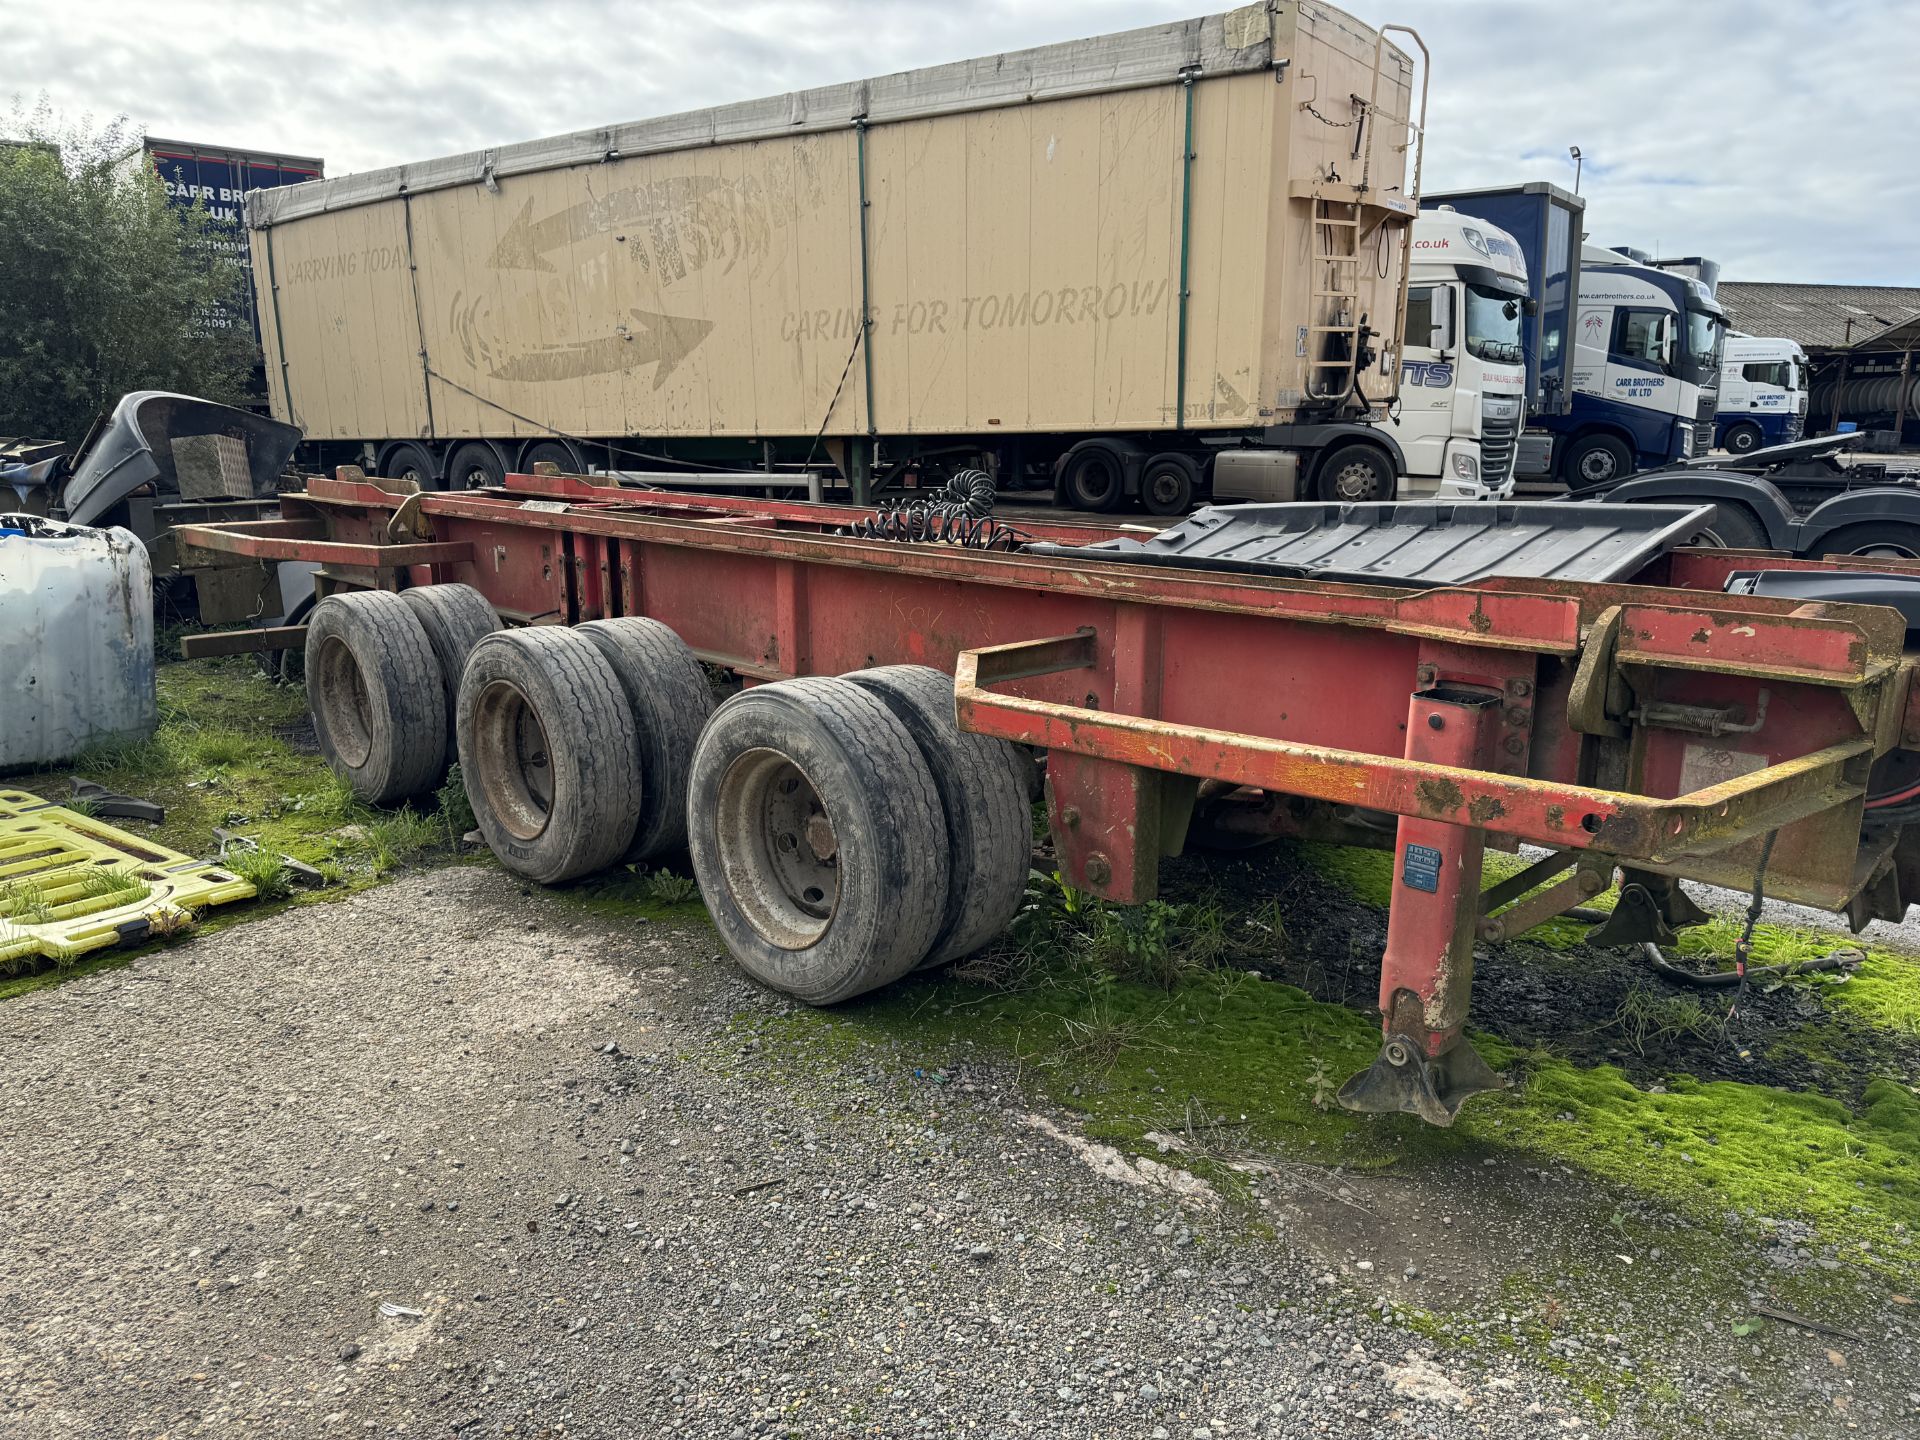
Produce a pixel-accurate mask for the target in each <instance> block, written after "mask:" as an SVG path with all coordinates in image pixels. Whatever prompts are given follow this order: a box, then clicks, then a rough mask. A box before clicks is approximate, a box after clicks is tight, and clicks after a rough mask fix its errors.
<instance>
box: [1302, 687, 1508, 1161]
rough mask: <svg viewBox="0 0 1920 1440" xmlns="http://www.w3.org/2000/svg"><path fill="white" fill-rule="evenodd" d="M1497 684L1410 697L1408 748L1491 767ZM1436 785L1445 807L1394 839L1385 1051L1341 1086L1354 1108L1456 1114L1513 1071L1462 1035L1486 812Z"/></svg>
mask: <svg viewBox="0 0 1920 1440" xmlns="http://www.w3.org/2000/svg"><path fill="white" fill-rule="evenodd" d="M1499 705H1500V696H1499V695H1497V694H1495V693H1493V692H1491V691H1479V690H1471V689H1467V688H1464V687H1457V686H1439V687H1436V688H1434V689H1430V690H1423V691H1420V692H1418V693H1417V694H1415V695H1414V697H1413V702H1412V706H1411V710H1410V713H1409V716H1408V723H1407V755H1408V757H1409V758H1410V759H1419V760H1432V761H1437V762H1439V763H1440V764H1443V765H1457V766H1461V767H1463V768H1484V767H1485V765H1486V751H1487V750H1488V748H1489V744H1490V741H1491V740H1492V738H1493V734H1494V728H1495V726H1496V725H1497V723H1498V720H1499V713H1500V712H1499ZM1448 798H1449V797H1447V796H1446V795H1445V793H1444V792H1443V790H1440V789H1436V792H1435V794H1434V797H1433V800H1434V804H1433V811H1434V813H1435V814H1436V815H1446V816H1448V817H1449V818H1446V819H1424V818H1415V817H1413V816H1402V817H1401V819H1400V837H1399V843H1398V845H1397V847H1396V848H1395V850H1394V871H1393V908H1392V910H1391V911H1390V912H1389V913H1388V917H1387V953H1386V955H1385V957H1384V958H1383V959H1382V961H1381V965H1380V1012H1381V1029H1382V1031H1383V1032H1384V1035H1383V1040H1382V1044H1381V1047H1380V1055H1379V1058H1378V1059H1376V1060H1375V1061H1374V1062H1373V1064H1372V1065H1371V1066H1369V1067H1368V1068H1367V1069H1365V1070H1363V1071H1361V1072H1360V1073H1359V1074H1358V1075H1355V1076H1354V1077H1353V1078H1352V1079H1351V1080H1349V1081H1347V1083H1346V1084H1345V1085H1343V1086H1342V1087H1341V1088H1340V1103H1341V1104H1342V1105H1343V1106H1345V1107H1346V1108H1347V1109H1349V1110H1361V1111H1368V1112H1372V1113H1376V1114H1393V1113H1399V1112H1403V1111H1404V1112H1406V1113H1408V1114H1413V1115H1418V1116H1419V1117H1420V1118H1421V1119H1423V1120H1426V1121H1427V1122H1429V1123H1430V1124H1434V1125H1451V1124H1452V1123H1453V1117H1454V1115H1455V1114H1456V1113H1458V1111H1459V1109H1460V1104H1461V1102H1462V1101H1464V1100H1465V1099H1466V1098H1467V1097H1468V1096H1470V1095H1476V1094H1479V1093H1480V1092H1481V1091H1483V1090H1494V1089H1498V1088H1500V1087H1501V1086H1502V1085H1503V1084H1504V1083H1505V1082H1504V1081H1503V1080H1501V1079H1500V1077H1499V1076H1497V1075H1495V1074H1494V1073H1493V1071H1492V1070H1491V1069H1489V1068H1488V1066H1487V1062H1486V1061H1484V1060H1482V1059H1481V1058H1480V1056H1479V1054H1478V1053H1477V1052H1476V1051H1475V1050H1474V1048H1473V1047H1472V1046H1471V1045H1469V1044H1468V1043H1467V1042H1466V1040H1465V1039H1464V1038H1463V1037H1462V1035H1461V1029H1462V1027H1464V1026H1465V1024H1466V1020H1467V1005H1468V998H1469V995H1470V993H1471V991H1472V988H1473V940H1474V932H1475V930H1476V929H1477V928H1478V923H1479V909H1480V862H1481V857H1482V855H1483V853H1484V851H1485V846H1486V831H1485V829H1484V828H1482V826H1481V825H1478V824H1475V823H1473V822H1474V821H1475V820H1481V819H1485V818H1488V817H1482V816H1476V815H1472V814H1470V813H1469V812H1467V811H1465V810H1463V809H1462V808H1461V806H1460V802H1459V801H1458V799H1457V798H1455V799H1454V800H1453V803H1452V804H1451V805H1449V804H1448V803H1447V801H1448Z"/></svg>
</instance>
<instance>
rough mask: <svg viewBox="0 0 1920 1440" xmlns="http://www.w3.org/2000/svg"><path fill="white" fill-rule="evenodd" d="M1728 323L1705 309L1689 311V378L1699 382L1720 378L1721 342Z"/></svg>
mask: <svg viewBox="0 0 1920 1440" xmlns="http://www.w3.org/2000/svg"><path fill="white" fill-rule="evenodd" d="M1726 333H1727V325H1726V322H1725V321H1724V320H1722V319H1721V318H1720V317H1719V316H1718V315H1709V314H1707V312H1706V311H1704V310H1689V311H1687V357H1686V366H1687V372H1688V373H1687V378H1688V379H1690V380H1693V381H1695V382H1696V383H1699V384H1705V383H1708V382H1709V381H1713V382H1717V381H1718V380H1719V378H1720V342H1721V341H1722V340H1723V339H1724V338H1725V337H1726Z"/></svg>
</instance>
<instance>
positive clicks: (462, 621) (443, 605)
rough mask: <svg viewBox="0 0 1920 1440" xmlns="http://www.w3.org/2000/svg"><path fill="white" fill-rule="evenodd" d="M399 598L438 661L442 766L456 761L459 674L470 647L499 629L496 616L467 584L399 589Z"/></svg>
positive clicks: (458, 739)
mask: <svg viewBox="0 0 1920 1440" xmlns="http://www.w3.org/2000/svg"><path fill="white" fill-rule="evenodd" d="M400 599H401V602H402V603H403V604H405V605H406V606H407V608H409V609H410V610H412V611H413V618H414V619H416V620H418V621H419V622H420V628H421V629H422V630H424V631H426V632H427V643H428V644H429V645H431V646H433V658H434V659H435V660H437V661H439V662H440V691H441V694H442V696H443V697H444V703H445V706H446V712H447V749H446V755H447V760H446V763H447V764H448V765H451V764H453V763H454V761H456V760H458V759H459V758H460V736H459V730H460V725H459V712H458V710H457V709H456V708H455V706H456V703H457V702H458V701H459V699H460V675H461V672H462V671H464V670H465V669H466V668H467V656H468V655H470V654H472V653H473V647H474V646H476V645H478V644H479V643H480V642H481V641H482V640H484V639H485V638H486V637H487V636H489V635H491V634H492V633H493V632H494V631H496V630H498V629H499V628H500V617H499V616H498V615H496V614H494V613H493V606H491V605H489V604H488V603H487V600H486V597H485V596H484V595H482V594H481V593H480V592H479V591H478V590H476V589H474V588H473V587H472V586H471V585H420V586H416V587H415V588H414V589H412V590H402V591H401V592H400Z"/></svg>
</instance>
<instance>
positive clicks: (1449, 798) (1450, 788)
mask: <svg viewBox="0 0 1920 1440" xmlns="http://www.w3.org/2000/svg"><path fill="white" fill-rule="evenodd" d="M1414 793H1415V794H1416V795H1418V796H1419V799H1420V809H1421V810H1422V811H1423V812H1424V813H1426V814H1428V815H1439V814H1443V813H1444V814H1451V813H1452V812H1453V811H1455V810H1458V809H1459V808H1460V807H1461V805H1463V804H1464V803H1465V802H1466V798H1467V797H1466V796H1464V795H1462V794H1461V793H1460V787H1459V786H1458V785H1456V784H1454V783H1453V781H1451V780H1444V779H1443V780H1422V781H1421V782H1420V783H1419V784H1418V785H1417V786H1415V787H1414Z"/></svg>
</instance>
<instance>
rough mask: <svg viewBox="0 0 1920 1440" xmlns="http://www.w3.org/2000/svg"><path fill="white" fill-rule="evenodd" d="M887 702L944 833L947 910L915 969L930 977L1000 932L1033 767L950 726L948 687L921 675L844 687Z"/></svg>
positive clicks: (882, 676) (1022, 858) (1027, 834)
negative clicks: (913, 749)
mask: <svg viewBox="0 0 1920 1440" xmlns="http://www.w3.org/2000/svg"><path fill="white" fill-rule="evenodd" d="M845 678H846V679H848V680H851V681H852V682H853V683H854V684H856V685H858V686H860V687H861V688H862V689H864V690H871V691H872V692H873V693H874V694H876V695H878V696H879V697H880V698H881V699H882V700H883V701H885V702H886V705H887V708H888V709H889V710H891V711H893V713H894V715H895V716H896V717H897V718H898V719H899V720H900V722H901V723H902V724H903V725H905V726H906V727H907V730H908V732H909V733H910V734H911V735H912V736H913V742H914V744H915V745H917V746H918V747H919V749H920V754H921V757H922V758H923V759H924V760H925V761H926V762H927V769H928V771H929V772H930V773H931V774H932V776H933V783H934V788H935V789H936V790H938V791H939V793H940V805H941V809H942V810H943V811H944V812H945V815H946V823H947V862H948V877H947V904H946V911H945V914H944V916H943V917H942V919H941V922H940V933H939V935H938V936H936V937H935V939H934V942H933V948H932V949H930V950H929V951H928V952H927V958H926V959H925V960H924V961H922V962H921V968H923V969H930V968H931V967H933V966H935V965H943V964H945V963H946V962H947V961H949V960H958V959H960V958H961V957H962V956H965V955H971V954H972V953H973V952H974V951H976V950H978V949H979V948H980V947H981V946H982V945H985V944H986V943H987V942H988V941H990V940H992V939H993V938H994V937H995V936H996V935H998V934H1000V933H1001V932H1002V931H1004V930H1005V929H1006V928H1007V926H1008V925H1009V924H1010V923H1011V922H1012V920H1013V917H1014V914H1015V912H1016V911H1018V910H1019V908H1020V901H1021V899H1022V898H1023V897H1024V896H1025V894H1026V888H1027V872H1028V871H1029V870H1030V869H1031V868H1032V865H1033V812H1032V810H1031V808H1030V807H1029V804H1028V800H1027V776H1028V774H1029V773H1030V772H1031V771H1032V769H1033V763H1032V761H1031V760H1030V759H1028V757H1027V755H1026V753H1025V752H1024V751H1022V750H1020V749H1019V747H1017V746H1015V745H1011V744H1009V743H1008V742H1007V741H1005V740H995V739H993V738H992V737H991V736H987V735H969V734H967V733H966V732H965V731H963V730H961V729H960V726H959V724H958V723H957V721H956V720H955V718H954V707H953V677H952V676H950V675H947V674H944V673H943V672H941V671H939V670H933V669H929V668H928V667H927V666H924V665H887V666H882V667H881V668H879V669H875V670H861V671H857V672H855V673H854V674H852V675H848V676H846V677H845Z"/></svg>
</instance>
